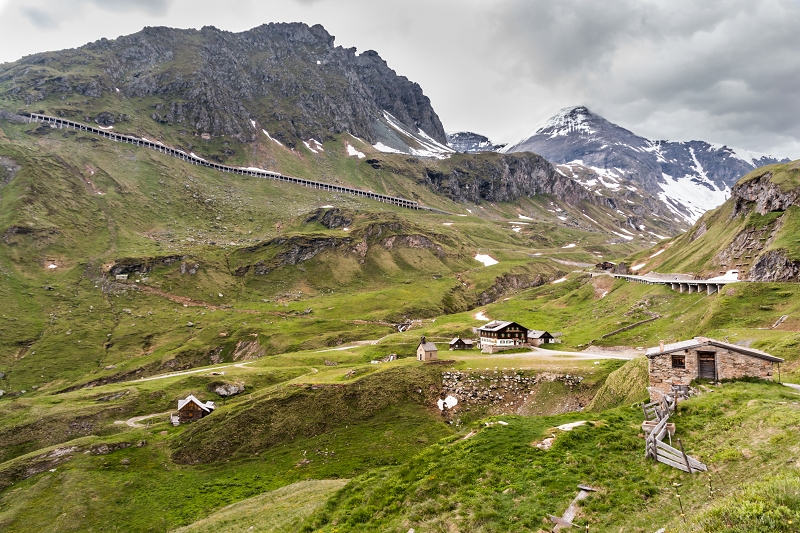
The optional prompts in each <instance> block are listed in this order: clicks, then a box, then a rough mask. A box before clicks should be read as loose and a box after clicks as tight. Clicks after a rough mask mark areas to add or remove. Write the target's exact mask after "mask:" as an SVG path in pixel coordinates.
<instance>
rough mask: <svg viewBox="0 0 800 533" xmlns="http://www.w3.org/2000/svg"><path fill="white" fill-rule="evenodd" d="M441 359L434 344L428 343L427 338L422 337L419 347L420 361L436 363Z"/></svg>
mask: <svg viewBox="0 0 800 533" xmlns="http://www.w3.org/2000/svg"><path fill="white" fill-rule="evenodd" d="M438 359H439V349H438V348H437V347H436V345H435V344H434V343H432V342H427V341H426V339H425V337H420V339H419V345H418V346H417V360H418V361H436V360H438Z"/></svg>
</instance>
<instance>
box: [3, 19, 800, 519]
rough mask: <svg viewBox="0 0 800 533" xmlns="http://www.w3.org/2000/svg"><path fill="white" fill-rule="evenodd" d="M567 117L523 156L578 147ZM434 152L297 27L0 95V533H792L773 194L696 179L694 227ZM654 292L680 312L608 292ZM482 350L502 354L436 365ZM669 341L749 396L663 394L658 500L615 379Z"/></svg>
mask: <svg viewBox="0 0 800 533" xmlns="http://www.w3.org/2000/svg"><path fill="white" fill-rule="evenodd" d="M234 56H235V57H241V58H242V59H241V61H240V62H238V63H236V67H235V68H234V66H231V64H227V66H226V69H223V70H224V71H218V70H215V69H214V68H213V67H214V66H215V65H217V64H219V63H220V62H221V61H223V60H222V59H221V58H224V57H234ZM231 80H234V81H231ZM228 81H231V82H230V83H228ZM576 109H577V111H576ZM572 111H575V112H572ZM572 111H569V110H567V111H564V112H562V113H561V115H559V116H561V117H562V120H561V122H563V124H561V123H559V124H561V126H564V127H565V128H566V130H569V131H566V130H565V133H564V135H561V134H560V133H558V132H555V133H554V131H550V130H548V131H546V132H542V131H540V132H539V133H540V135H539V140H541V139H542V138H543V137H544V136H545V134H547V135H551V134H552V135H553V137H552V139H556V140H563V139H557V138H560V137H567V136H568V135H567V134H570V135H571V134H572V133H575V132H578V133H580V132H584V133H585V131H587V129H591V128H590V126H591V124H596V123H600V122H601V121H603V122H607V121H605V119H602V117H598V116H596V115H592V114H590V112H589V111H588V110H587V109H586V108H580V109H579V108H575V109H573V110H572ZM584 111H585V112H584ZM570 113H572V115H575V114H576V113H577V114H579V115H581V116H583V117H584V119H585V118H586V117H588V119H591V120H589V122H586V121H585V120H583V119H581V120H577V119H576V120H577V122H575V121H573V122H575V123H580V124H583V125H584V126H585V127H584V126H582V127H580V128H576V127H573V126H575V124H573V122H570V120H571V119H570V120H568V119H569V117H568V115H570ZM34 119H35V120H34ZM573 119H574V117H573ZM592 121H594V122H592ZM551 122H552V121H551ZM565 124H566V125H565ZM570 124H572V125H570ZM580 124H579V125H580ZM587 124H589V125H587ZM551 126H552V124H551ZM605 126H607V127H608V128H609V130H608V131H613V132H616V134H619V135H622V133H624V134H625V135H627V137H625V138H626V139H627V140H628V141H630V140H631V139H633V138H634V137H635V139H634V140H636V142H639V141H641V142H643V143H645V144H646V143H651V141H647V140H646V139H643V138H639V137H636V136H634V135H633V134H632V133H631V132H628V131H627V130H623V131H622V133H620V131H619V130H622V128H620V127H619V126H616V125H613V124H611V123H610V122H609V123H607V124H606V125H605ZM553 127H555V126H553ZM592 127H593V126H592ZM559 131H561V130H559ZM557 133H558V134H557ZM628 134H629V135H628ZM534 137H535V136H534ZM534 140H535V139H534ZM115 141H122V142H115ZM590 141H591V142H589V145H590V147H591V146H593V144H592V143H595V142H600V141H598V140H597V139H590ZM645 141H646V142H645ZM459 142H460V143H461V144H459V145H458V146H460V148H455V147H451V146H448V137H447V136H446V134H445V132H444V128H443V126H442V124H441V121H440V120H439V118H438V116H437V115H436V113H435V112H434V110H433V107H432V106H431V104H430V101H429V99H428V98H427V96H425V95H424V94H423V92H422V88H421V87H420V86H419V85H417V84H416V83H413V82H411V81H409V80H408V79H407V78H405V77H403V76H399V75H398V74H396V73H395V72H394V71H393V70H392V69H391V68H389V66H388V65H387V64H386V62H385V61H384V60H383V59H381V57H380V56H379V55H378V54H377V53H376V52H373V51H367V52H363V53H361V54H356V52H355V49H344V48H342V47H340V46H334V39H333V37H332V36H331V35H329V34H328V33H327V31H326V30H325V29H324V28H322V26H319V25H317V26H311V27H309V26H307V25H305V24H300V23H293V24H269V25H264V26H261V27H258V28H254V29H253V30H249V31H247V32H242V33H230V32H224V31H221V30H217V29H216V28H213V27H206V28H203V29H202V30H174V29H170V28H146V29H145V30H142V31H141V32H139V33H137V34H134V35H130V36H126V37H121V38H119V39H116V40H113V41H109V40H102V41H97V42H95V43H91V44H88V45H86V46H84V47H80V48H76V49H72V50H65V51H61V52H47V53H43V54H37V55H33V56H28V57H25V58H23V59H21V60H19V61H18V62H15V63H9V64H3V65H0V303H1V304H2V305H0V409H2V411H1V412H2V415H0V529H2V530H3V531H9V532H28V531H37V532H41V531H59V532H62V531H63V532H66V531H126V532H138V531H163V532H168V531H182V532H184V531H186V532H189V531H198V532H199V531H220V530H225V531H273V532H278V531H287V532H288V531H308V532H312V531H313V532H323V531H324V532H330V533H333V532H340V533H341V532H345V531H397V532H400V533H408V532H409V531H411V532H417V533H420V532H427V531H442V532H444V531H448V532H456V531H463V532H467V531H469V532H490V531H509V532H511V531H513V532H517V531H518V532H523V531H524V532H527V531H544V530H550V529H551V528H552V527H553V522H552V521H550V519H549V518H548V515H553V516H562V513H564V510H565V509H566V508H567V506H568V505H569V504H570V502H571V501H572V500H573V498H575V495H576V494H577V491H578V485H588V486H590V487H592V488H594V489H596V490H595V491H591V493H590V494H589V495H588V496H587V497H586V499H585V500H583V501H582V502H581V503H580V505H578V506H577V510H576V513H577V514H576V515H575V516H574V518H573V519H572V520H573V524H574V525H575V526H576V527H579V528H585V529H587V530H592V531H620V530H623V531H656V530H658V529H659V528H666V530H667V531H687V532H688V531H700V530H702V531H710V532H713V531H723V530H725V528H726V527H727V525H729V524H730V523H731V520H732V518H730V517H736V518H735V520H736V523H742V524H752V523H756V522H759V521H760V522H759V523H761V524H762V525H763V524H766V526H764V527H767V528H768V530H769V531H794V530H795V529H796V528H795V529H793V526H792V524H793V523H794V524H795V525H796V524H797V523H800V522H798V520H800V500H798V498H797V493H798V489H800V475H798V474H799V473H800V470H798V469H800V461H799V460H798V451H800V436H798V433H797V428H798V427H800V406H799V405H800V404H798V402H800V400H798V397H799V396H798V393H797V391H796V390H794V389H793V388H791V387H787V386H784V385H783V383H784V382H785V383H800V356H799V355H798V353H797V347H798V345H800V303H799V302H800V284H798V283H797V282H798V281H800V279H798V276H799V275H800V274H799V273H800V266H798V261H800V257H798V246H797V244H798V241H797V239H796V235H797V232H796V231H795V217H796V210H797V209H798V207H800V195H799V194H798V193H797V191H798V190H800V189H798V186H800V180H798V176H800V167H799V166H798V162H796V161H795V162H788V161H787V162H779V161H778V160H777V159H775V158H772V159H769V160H767V159H764V160H763V161H762V160H758V159H757V158H756V159H753V161H751V163H750V165H749V166H748V168H746V169H744V170H743V171H742V172H741V176H739V175H734V174H736V173H737V172H739V171H740V170H741V168H740V167H741V165H739V166H736V165H733V166H730V165H729V166H727V167H725V166H724V165H723V164H722V163H720V162H719V161H717V163H719V164H720V165H721V167H720V168H722V170H720V171H719V174H720V175H722V174H725V175H726V176H725V179H726V180H728V181H726V182H725V183H724V184H722V185H721V183H722V182H719V180H717V178H713V179H712V178H709V179H708V180H707V181H708V183H706V182H703V183H700V184H698V183H694V185H693V186H697V187H706V188H708V187H712V188H716V189H717V191H718V192H719V191H721V190H723V189H725V187H728V189H725V190H726V191H727V193H726V194H729V198H726V199H723V200H724V201H723V202H722V203H721V204H720V205H719V206H718V207H715V208H714V209H711V210H708V211H705V210H702V211H703V212H701V211H697V210H693V208H687V207H686V205H678V204H679V202H677V201H673V200H675V199H674V198H673V199H672V200H670V199H665V198H664V197H662V195H661V193H662V192H663V190H662V189H660V188H659V187H658V186H657V184H658V183H661V182H660V181H659V178H661V179H663V177H660V176H659V175H658V173H657V172H656V174H652V175H650V174H648V175H646V176H645V175H644V174H642V175H638V174H636V173H637V172H639V171H638V170H637V171H628V170H630V169H628V170H626V171H625V172H622V171H620V172H619V173H617V174H615V175H614V176H613V178H614V179H611V178H609V176H608V175H606V174H603V172H601V171H600V170H598V169H601V167H600V166H598V165H595V164H593V162H592V160H590V159H589V158H588V157H586V158H584V159H582V161H583V163H584V167H585V168H581V169H579V168H578V167H577V166H576V165H577V163H575V161H576V158H578V156H577V155H575V154H572V155H575V157H572V156H570V157H566V158H565V159H563V161H562V160H559V158H558V157H557V156H556V155H554V153H548V154H545V153H543V152H545V150H544V148H543V147H545V145H548V143H544V144H540V145H539V144H537V145H536V150H533V151H531V150H530V149H529V148H525V146H523V144H524V143H523V144H519V143H517V146H516V148H515V147H514V146H513V145H512V146H506V147H505V148H502V147H500V146H496V145H493V144H492V143H491V142H490V141H489V140H488V139H486V138H485V137H482V136H476V135H474V134H472V135H465V136H462V137H461V138H460V140H459ZM631 142H632V141H631ZM555 144H557V143H551V145H552V146H554V145H555ZM454 146H456V145H454ZM548 146H550V145H548ZM552 146H550V147H551V148H552ZM631 146H633V145H626V146H625V147H623V148H619V149H620V150H622V151H623V152H625V154H627V155H626V157H627V156H630V155H631V154H630V153H629V152H630V151H631V150H633V151H634V152H637V150H634V149H633V148H631ZM637 146H639V145H636V146H634V148H636V147H637ZM642 146H644V145H642ZM652 146H655V145H653V144H647V147H650V148H652ZM660 146H661V145H660ZM461 148H464V150H463V151H457V149H458V150H461ZM540 148H542V149H541V152H542V153H540ZM640 148H641V147H640ZM650 148H647V149H646V150H645V149H642V150H644V152H647V154H644V152H643V151H642V150H638V152H637V153H638V154H639V155H640V156H642V157H643V159H642V161H644V160H645V159H646V160H647V161H650V159H648V158H650V156H653V157H656V156H655V155H653V154H655V152H653V150H651V149H650ZM662 148H664V147H663V146H662ZM673 148H674V149H675V150H678V151H679V150H683V149H684V148H686V147H683V148H681V147H675V146H673V147H672V148H671V149H673ZM689 148H691V149H692V150H694V149H695V148H696V147H695V146H692V147H689ZM689 148H686V149H689ZM484 149H486V150H487V151H483V150H484ZM498 150H499V151H498ZM626 150H627V151H626ZM664 150H665V151H663V152H659V154H662V155H663V154H666V153H667V151H666V148H664ZM722 151H723V152H725V154H727V155H724V154H723V155H724V157H723V156H722V155H720V154H716V155H715V156H714V157H717V156H719V157H720V158H723V159H725V158H727V159H729V160H732V159H736V157H735V156H736V154H738V153H739V152H736V153H734V152H731V151H730V150H729V149H728V150H727V151H726V150H722ZM468 152H475V153H468ZM676 153H677V152H676ZM687 153H688V152H687ZM691 153H694V152H691ZM625 154H623V155H625ZM648 154H649V155H648ZM606 155H608V154H606ZM673 155H674V154H673ZM684 155H685V154H684ZM645 156H646V157H645ZM580 157H584V156H582V155H581V156H580ZM603 157H605V156H603ZM637 157H638V156H637ZM676 157H677V156H676ZM709 157H710V156H709ZM598 158H599V159H598V161H599V160H600V159H601V157H600V156H599V155H598ZM606 159H608V158H606ZM672 159H674V158H672ZM609 160H610V159H609ZM642 161H638V162H637V163H636V164H637V165H638V164H644V163H642ZM647 161H645V162H647ZM715 161H716V160H715ZM736 161H739V162H742V161H743V160H742V159H741V157H739V159H736ZM754 161H755V162H759V163H770V164H769V165H767V166H760V165H759V168H756V169H754V170H753V169H752V168H750V167H755V166H756V165H755V163H754ZM657 162H658V164H659V165H663V167H659V168H661V169H662V170H663V169H665V168H667V165H668V163H667V161H666V160H665V161H660V160H658V161H657ZM723 163H724V161H723ZM728 163H730V161H728ZM672 164H675V165H677V163H675V162H673V163H672ZM570 165H572V166H570ZM632 165H633V163H632ZM737 165H738V163H737ZM698 166H702V165H700V163H698ZM567 167H569V170H571V171H573V172H572V174H570V173H569V172H567V170H568V169H567ZM594 167H597V168H594ZM723 167H724V168H723ZM603 168H605V169H606V170H607V168H606V167H603ZM614 168H616V167H614ZM630 168H633V166H631V167H630ZM702 168H706V167H705V166H702ZM742 168H744V167H742ZM601 170H602V169H601ZM651 170H652V169H651ZM701 170H702V169H701ZM580 172H585V174H581V175H578V174H579V173H580ZM654 172H655V171H654ZM664 172H666V170H665V171H664ZM703 172H705V171H703ZM591 173H593V174H591ZM590 174H591V175H590ZM727 174H730V176H728V175H727ZM592 176H594V177H592ZM598 176H600V177H601V178H605V179H599V178H598ZM718 177H719V176H718ZM739 177H741V179H738V178H739ZM598 179H599V181H595V182H594V183H589V181H591V180H598ZM720 179H721V178H720ZM715 180H716V181H715ZM737 180H738V181H737ZM701 181H702V180H701ZM598 184H599V185H602V186H599V185H598ZM698 190H699V189H698ZM709 190H710V189H709ZM695 192H696V191H695ZM698 205H699V204H698ZM695 207H697V206H695ZM733 271H735V272H733ZM663 276H670V277H675V278H681V279H682V280H684V281H686V284H687V290H685V291H683V290H673V289H680V288H681V287H680V284H678V286H677V287H673V283H669V284H658V283H635V282H629V280H633V281H637V280H638V281H643V280H644V281H647V280H648V279H650V280H654V279H661V278H662V277H663ZM717 276H722V277H724V281H722V282H719V283H716V284H714V278H715V277H717ZM688 279H692V280H694V281H693V283H694V284H695V285H696V286H697V287H698V288H699V287H700V286H701V285H702V286H704V287H706V289H705V290H702V291H700V290H689V288H688V287H689V284H688ZM712 284H713V286H714V290H711V289H710V288H709V287H711V285H712ZM493 321H508V322H510V323H513V324H517V325H522V326H523V327H524V328H525V329H526V336H525V340H526V342H525V343H524V345H516V344H515V345H514V346H513V347H512V346H511V345H509V347H510V348H511V349H507V350H501V351H495V352H494V353H485V352H486V350H484V351H481V349H480V347H477V346H476V347H473V348H468V347H467V348H468V349H463V350H460V349H459V350H449V349H448V347H449V346H450V343H451V341H452V340H453V339H454V338H456V337H458V338H461V339H469V340H475V341H476V343H478V342H480V340H479V339H480V335H481V333H480V329H479V328H481V327H482V326H485V325H486V324H488V323H492V322H493ZM512 321H513V322H512ZM528 332H539V333H547V334H548V335H547V337H539V338H550V339H552V340H553V342H552V343H551V342H547V341H544V343H543V344H541V345H539V346H535V345H534V343H533V342H532V341H530V339H532V338H533V337H529V336H527V333H528ZM695 337H710V338H714V339H719V340H720V341H723V340H724V342H725V343H729V344H730V345H733V346H738V347H741V348H743V349H752V350H758V351H764V352H768V353H769V354H771V355H772V356H774V357H777V358H781V359H780V361H781V363H780V364H776V365H775V366H774V368H775V372H774V374H773V375H771V378H772V379H769V380H767V379H757V378H754V377H743V378H741V379H740V378H737V379H733V380H728V379H718V380H717V379H712V380H705V379H704V380H698V379H695V380H693V381H692V383H691V390H692V392H693V394H692V395H691V397H689V398H688V399H685V400H682V401H680V402H679V405H678V409H677V412H676V413H675V414H674V415H673V418H672V419H671V421H673V422H675V423H676V425H677V427H678V430H677V433H676V435H677V437H678V438H680V439H682V441H681V442H682V443H684V444H685V445H686V448H687V452H690V453H691V455H692V457H696V458H698V459H699V460H702V461H703V462H704V464H706V465H708V467H709V470H708V472H704V473H694V474H684V473H683V472H681V471H680V470H677V469H675V468H671V467H669V466H666V465H664V464H660V463H657V462H654V461H652V460H650V459H647V458H645V456H644V454H643V453H642V452H643V450H644V445H645V438H644V437H645V435H644V430H643V429H642V421H643V409H642V407H641V404H642V402H646V401H648V400H649V399H650V396H651V394H652V391H648V387H649V386H650V385H652V382H651V379H652V376H651V374H650V372H649V370H648V369H649V361H648V359H647V357H645V351H646V350H647V349H650V348H654V347H658V346H659V344H660V343H666V344H667V345H668V346H669V345H670V344H671V343H676V342H679V341H684V340H687V339H692V338H695ZM422 339H425V340H422ZM504 339H505V338H504ZM426 343H433V344H434V348H437V349H438V355H437V356H436V357H435V358H434V359H433V360H427V361H422V360H419V358H418V355H417V349H418V347H419V346H420V344H426ZM484 348H486V346H484ZM662 351H663V344H662ZM759 353H760V352H759ZM684 363H685V361H684ZM687 388H688V387H687ZM190 397H193V398H195V399H196V400H197V401H198V403H199V404H202V406H205V411H204V412H203V413H202V414H201V415H200V419H198V420H194V419H193V421H191V422H187V421H186V420H183V422H184V423H178V422H180V417H179V416H178V415H177V413H178V410H179V407H178V405H179V404H178V402H179V401H182V400H185V399H187V398H190ZM205 402H212V403H210V404H208V403H205ZM201 408H202V407H201ZM172 415H175V422H173V417H172ZM181 416H183V412H181ZM670 438H671V436H670ZM681 445H683V444H681ZM752 483H757V484H754V485H753V484H752ZM677 494H680V497H679V498H678V497H676V495H677ZM765 495H769V498H767V497H766V496H765ZM743 501H745V502H748V503H747V505H744V504H741V502H743ZM754 507H758V510H757V512H756V511H753V510H752V509H753V508H754ZM764 517H766V518H764ZM765 520H766V522H765ZM700 527H702V528H704V529H697V528H700ZM748 527H749V526H748ZM755 527H756V526H753V528H755ZM759 527H761V526H759ZM749 530H754V531H756V530H758V531H760V530H759V529H742V531H749ZM761 530H763V529H761Z"/></svg>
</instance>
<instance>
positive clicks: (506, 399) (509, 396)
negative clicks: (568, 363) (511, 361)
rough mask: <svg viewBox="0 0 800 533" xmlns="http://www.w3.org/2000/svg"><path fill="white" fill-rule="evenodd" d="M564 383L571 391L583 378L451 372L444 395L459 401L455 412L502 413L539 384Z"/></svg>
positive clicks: (520, 402)
mask: <svg viewBox="0 0 800 533" xmlns="http://www.w3.org/2000/svg"><path fill="white" fill-rule="evenodd" d="M553 381H561V382H563V383H564V384H565V385H567V386H568V387H569V388H570V389H572V388H573V387H575V386H576V385H579V384H580V383H581V381H583V377H582V376H574V375H570V374H555V373H552V372H542V373H539V374H527V373H525V372H523V371H507V370H503V371H498V370H483V371H480V370H477V371H458V370H455V371H449V372H443V373H442V394H441V396H442V397H443V398H444V397H446V396H453V397H455V398H457V399H458V406H457V407H456V408H454V409H464V410H466V411H469V410H470V407H471V406H474V407H477V406H481V407H496V408H500V409H502V410H503V411H506V412H508V411H516V410H517V409H519V408H520V407H522V406H523V405H524V404H525V403H526V401H527V400H528V398H529V397H530V396H531V395H532V394H533V393H534V387H535V386H536V385H537V384H538V383H544V382H553Z"/></svg>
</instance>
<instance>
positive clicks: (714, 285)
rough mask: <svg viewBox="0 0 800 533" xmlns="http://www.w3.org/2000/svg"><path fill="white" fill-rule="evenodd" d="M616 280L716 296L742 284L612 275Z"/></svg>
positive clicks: (670, 277)
mask: <svg viewBox="0 0 800 533" xmlns="http://www.w3.org/2000/svg"><path fill="white" fill-rule="evenodd" d="M611 275H612V276H614V277H615V278H622V279H625V280H627V281H632V282H634V283H646V284H648V285H667V286H669V287H670V288H671V289H672V290H673V291H678V292H688V293H689V294H692V293H694V292H705V293H707V294H714V293H715V292H719V291H721V290H722V287H724V286H725V285H727V284H729V283H740V282H739V281H734V280H729V281H720V280H716V281H712V280H704V279H690V278H683V277H678V276H668V275H664V276H663V277H650V276H633V275H628V274H611Z"/></svg>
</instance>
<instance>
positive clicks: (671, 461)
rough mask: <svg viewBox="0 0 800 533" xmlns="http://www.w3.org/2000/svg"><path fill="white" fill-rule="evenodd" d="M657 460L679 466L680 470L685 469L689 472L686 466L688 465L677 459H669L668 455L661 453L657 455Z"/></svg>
mask: <svg viewBox="0 0 800 533" xmlns="http://www.w3.org/2000/svg"><path fill="white" fill-rule="evenodd" d="M656 460H657V461H658V462H659V463H664V464H665V465H669V466H671V467H674V468H677V469H678V470H683V471H684V472H686V473H687V474H688V473H689V470H688V469H687V468H686V465H685V464H683V463H679V462H677V461H673V460H671V459H667V458H666V457H662V456H661V455H659V456H658V457H656Z"/></svg>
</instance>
